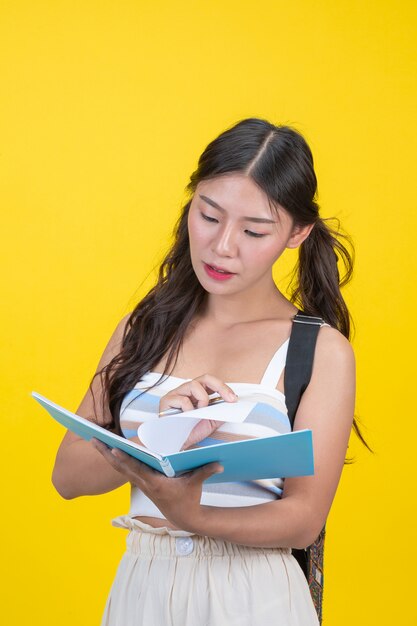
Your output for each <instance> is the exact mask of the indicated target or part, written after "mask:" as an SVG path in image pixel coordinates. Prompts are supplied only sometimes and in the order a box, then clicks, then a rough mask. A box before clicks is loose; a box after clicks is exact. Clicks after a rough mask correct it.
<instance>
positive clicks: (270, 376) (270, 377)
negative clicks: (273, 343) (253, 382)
mask: <svg viewBox="0 0 417 626" xmlns="http://www.w3.org/2000/svg"><path fill="white" fill-rule="evenodd" d="M289 341H290V340H289V338H288V339H287V340H286V341H284V343H283V344H281V345H280V347H279V348H278V350H277V351H276V352H275V354H274V356H273V357H272V359H271V360H270V362H269V364H268V367H267V368H266V370H265V373H264V375H263V377H262V380H261V385H266V386H267V387H272V389H276V386H277V384H278V381H279V379H280V378H281V374H282V372H283V369H284V367H285V361H286V359H287V351H288V344H289Z"/></svg>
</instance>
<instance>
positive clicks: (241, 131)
mask: <svg viewBox="0 0 417 626" xmlns="http://www.w3.org/2000/svg"><path fill="white" fill-rule="evenodd" d="M232 173H241V174H244V175H246V176H249V177H251V179H252V180H253V181H254V182H255V183H256V184H257V185H258V186H259V187H260V188H261V189H262V190H263V191H264V192H265V194H266V195H267V197H268V199H269V202H270V204H271V208H274V207H275V208H278V207H283V208H284V209H286V211H287V212H288V213H289V214H290V215H291V217H292V218H293V223H294V226H305V225H309V224H314V227H313V229H312V230H311V233H310V234H309V236H308V237H307V239H305V241H304V242H303V243H302V244H301V246H300V247H299V257H298V262H297V265H296V268H295V270H294V273H293V277H292V280H291V283H290V293H291V296H290V299H291V302H292V303H294V304H295V305H296V306H297V307H298V308H299V309H301V310H302V311H304V312H305V313H307V314H311V315H316V316H319V317H322V318H323V319H324V320H325V321H326V322H327V323H328V324H330V325H331V326H333V327H334V328H337V329H338V330H339V331H340V332H341V333H342V334H343V335H344V336H345V337H347V338H348V339H349V338H350V331H351V318H350V314H349V311H348V309H347V306H346V303H345V301H344V299H343V297H342V294H341V292H340V288H341V287H342V286H343V285H345V284H346V283H347V282H348V281H349V280H350V278H351V276H352V270H353V255H351V253H350V252H349V250H348V248H347V247H346V246H345V245H344V243H342V240H344V241H345V242H348V243H349V244H350V246H349V247H351V249H352V250H353V247H352V246H351V242H350V240H349V238H348V237H347V236H346V235H342V234H341V233H340V232H339V231H338V230H337V231H336V230H334V229H333V228H331V227H330V226H329V224H328V220H323V219H322V218H321V217H320V216H319V206H318V204H317V201H316V196H317V179H316V175H315V172H314V167H313V156H312V154H311V150H310V148H309V146H308V144H307V143H306V141H305V139H304V138H303V136H302V135H301V134H300V133H299V132H298V131H297V130H295V129H294V128H291V127H289V126H275V125H274V124H272V123H270V122H268V121H267V120H264V119H257V118H248V119H243V120H241V121H240V122H238V123H237V124H235V125H234V126H232V127H231V128H229V129H227V130H226V131H224V132H223V133H221V134H220V135H219V136H218V137H217V138H216V139H214V140H213V141H212V142H211V143H209V144H208V146H207V147H206V149H205V150H204V152H203V153H202V155H201V156H200V159H199V161H198V166H197V169H196V170H195V171H194V172H193V173H192V174H191V177H190V181H189V183H188V185H187V187H186V191H187V192H188V195H189V196H190V199H189V200H188V201H187V202H186V204H185V205H184V206H183V208H182V211H181V215H180V217H179V220H178V222H177V224H176V227H175V230H174V242H173V244H172V247H171V249H170V250H169V252H168V253H167V255H166V257H165V258H164V260H163V262H162V264H161V266H160V268H159V274H158V279H157V282H156V284H155V286H154V287H153V288H152V289H151V290H150V291H149V292H148V294H147V295H146V296H145V297H144V298H143V299H142V300H141V301H140V302H139V304H138V305H137V306H136V307H135V309H134V310H133V311H132V313H131V315H130V317H129V319H128V321H127V323H126V326H125V329H124V334H123V339H122V345H121V350H120V352H119V354H118V355H116V356H115V357H114V358H113V359H112V360H111V361H110V362H109V363H108V364H107V365H106V366H105V367H104V368H103V369H102V370H101V371H99V372H97V373H96V374H95V376H98V375H100V376H101V379H102V385H103V389H104V394H103V402H104V403H107V405H108V406H109V408H110V412H111V415H112V422H111V423H110V424H109V425H108V428H109V429H111V430H113V431H114V432H116V433H118V434H120V435H122V434H123V433H122V431H121V428H120V420H119V413H120V407H121V403H122V401H123V398H124V396H125V394H126V393H127V392H128V391H130V390H131V389H133V387H134V386H135V384H136V383H137V382H138V381H139V380H140V379H141V378H142V377H143V376H144V374H145V373H147V372H149V371H152V370H153V368H154V367H155V366H156V364H157V363H158V362H159V361H161V359H162V357H164V356H165V355H166V357H167V360H166V366H165V370H164V374H169V373H170V372H172V370H173V367H174V366H175V362H176V359H177V356H178V351H179V348H180V346H181V343H182V341H183V339H184V336H185V333H186V331H187V328H188V326H189V324H190V322H191V321H192V320H193V318H194V317H195V316H196V314H197V313H198V312H199V311H200V310H201V308H202V306H203V305H204V303H205V300H206V297H207V292H206V291H205V290H204V289H203V287H202V286H201V284H200V283H199V281H198V279H197V277H196V275H195V273H194V270H193V267H192V264H191V257H190V246H189V236H188V227H187V220H188V213H189V209H190V205H191V200H192V197H193V195H194V192H195V190H196V188H197V185H198V184H199V183H200V182H201V181H203V180H208V179H213V178H215V177H217V176H221V175H226V174H232ZM339 260H340V261H342V264H343V265H344V272H343V275H340V274H339V269H338V262H339ZM95 376H94V377H95ZM94 377H93V380H94ZM90 388H91V385H90ZM354 429H355V431H356V433H357V434H358V436H359V437H360V439H362V441H364V440H363V438H362V435H361V433H360V431H359V429H358V425H357V422H356V420H354ZM364 443H365V442H364ZM365 445H366V443H365Z"/></svg>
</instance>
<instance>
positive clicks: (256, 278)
mask: <svg viewBox="0 0 417 626" xmlns="http://www.w3.org/2000/svg"><path fill="white" fill-rule="evenodd" d="M187 189H188V191H189V192H190V200H189V201H188V202H187V203H186V205H185V206H184V208H183V211H182V214H181V217H180V219H179V222H178V225H177V229H176V233H175V241H174V243H173V246H172V248H171V250H170V251H169V253H168V255H167V257H166V258H165V260H164V262H163V264H162V266H161V268H160V273H159V279H158V282H157V284H156V286H155V287H154V288H153V289H151V291H150V292H149V293H148V295H147V296H146V297H145V298H144V299H143V300H142V301H141V302H140V303H139V304H138V306H137V307H136V308H135V309H134V311H133V312H132V313H131V314H130V315H128V316H127V317H126V318H124V319H123V320H122V321H121V322H120V324H119V325H118V327H117V328H116V330H115V332H114V334H113V336H112V337H111V339H110V341H109V344H108V346H107V347H106V349H105V351H104V353H103V356H102V358H101V360H100V363H99V366H98V370H97V373H96V375H95V377H94V378H93V381H92V383H91V385H90V388H89V390H88V391H87V393H86V395H85V397H84V399H83V401H82V403H81V405H80V407H79V409H78V411H77V412H78V414H79V415H82V416H84V417H86V418H89V419H98V420H99V422H100V423H101V424H103V425H105V426H106V427H108V428H111V429H113V430H114V431H115V432H118V433H119V434H124V435H125V436H127V437H131V438H134V437H135V435H136V428H137V425H138V424H139V423H141V422H142V421H144V420H145V419H151V418H152V419H158V411H163V410H165V409H169V408H177V409H181V410H188V409H192V408H195V407H203V406H206V405H207V404H208V401H209V396H210V394H212V393H217V394H219V395H220V396H221V397H222V398H223V399H224V400H225V401H226V402H235V401H236V398H237V396H239V395H242V394H244V393H245V392H248V390H249V392H254V391H255V392H262V394H263V396H264V397H265V396H267V397H268V398H269V401H270V403H271V405H272V406H273V407H274V408H275V409H276V411H277V412H278V413H279V414H280V416H281V419H280V420H275V423H274V425H273V426H272V429H273V430H275V431H278V432H286V431H288V430H289V429H290V426H289V422H288V418H287V409H286V406H285V389H284V367H285V358H286V351H287V348H288V338H289V336H290V334H291V329H292V325H293V318H294V316H295V314H296V313H297V312H298V308H297V307H296V306H295V305H294V304H293V302H297V303H298V304H299V308H300V309H302V310H303V311H304V312H305V313H306V314H310V315H315V316H319V317H321V318H323V319H324V321H325V324H323V326H322V327H321V328H320V330H319V334H318V338H317V344H316V349H315V356H314V364H313V371H312V376H311V380H310V383H309V385H308V387H307V389H306V391H305V392H304V394H303V396H302V399H301V402H300V404H299V407H298V410H297V413H296V417H295V422H294V429H295V430H297V429H304V428H308V429H311V430H312V431H313V443H314V456H315V473H314V476H308V477H299V478H287V479H286V480H285V482H284V484H283V492H282V495H281V496H280V495H279V494H280V490H279V489H278V488H277V482H274V481H252V482H250V483H243V484H242V483H223V484H222V483H219V484H214V485H213V484H203V483H204V481H205V480H206V479H207V478H208V477H209V476H211V475H212V474H214V473H215V472H219V471H221V470H222V468H221V467H220V466H219V464H216V463H215V464H210V465H207V466H204V467H202V468H200V469H198V470H196V471H193V472H191V473H189V474H187V475H185V476H183V477H180V478H166V477H165V476H163V475H161V474H159V473H157V472H155V471H154V470H152V469H150V468H148V467H146V466H145V465H143V464H141V463H140V462H139V461H136V460H134V459H132V458H131V457H129V456H127V455H125V454H124V453H122V452H121V451H118V450H110V449H109V448H107V447H106V446H105V445H103V444H101V443H100V442H98V441H95V440H93V441H92V442H86V441H84V440H82V439H80V438H79V437H77V436H76V435H74V434H72V433H70V432H67V433H66V435H65V437H64V439H63V441H62V443H61V446H60V448H59V451H58V454H57V459H56V464H55V468H54V472H53V482H54V485H55V487H56V489H57V490H58V491H59V493H60V494H61V495H62V496H63V497H65V498H74V497H77V496H80V495H86V494H100V493H104V492H107V491H110V490H112V489H116V488H117V487H119V486H120V485H122V484H124V483H126V482H127V481H129V482H130V483H131V485H132V503H131V509H130V512H129V514H128V515H125V516H122V517H120V518H117V519H116V520H114V524H115V525H118V526H122V527H124V528H127V529H129V531H130V532H129V534H128V539H127V544H128V549H127V552H126V554H125V555H124V556H123V559H122V562H121V564H120V566H119V569H118V572H117V575H116V578H115V581H114V584H113V586H112V590H111V593H110V596H109V598H108V601H107V605H106V608H105V614H104V616H103V621H102V624H103V626H104V625H106V626H110V625H112V626H113V625H114V626H115V625H122V624H123V626H130V625H131V626H134V625H135V626H136V625H139V624H152V625H153V626H167V625H173V626H196V625H203V624H207V625H213V626H223V625H226V624H230V625H235V624H236V625H238V624H239V625H249V624H250V625H251V626H257V625H260V626H261V625H262V626H266V625H272V624H277V625H280V626H286V625H288V626H289V625H292V626H295V625H299V626H308V625H314V624H318V619H317V615H316V612H315V609H314V606H313V603H312V600H311V596H310V593H309V588H308V585H307V582H306V579H305V577H304V575H303V573H302V571H301V568H300V567H299V565H298V564H297V562H296V560H295V559H294V557H293V556H292V554H291V548H304V547H306V546H309V545H310V544H312V543H313V541H314V540H315V539H316V537H317V536H318V535H319V533H320V531H321V529H322V528H323V526H324V524H325V521H326V517H327V514H328V512H329V509H330V506H331V503H332V500H333V498H334V495H335V491H336V488H337V484H338V482H339V478H340V474H341V471H342V467H343V463H344V459H345V454H346V449H347V444H348V438H349V434H350V430H351V427H352V422H353V413H354V399H355V363H354V355H353V351H352V347H351V345H350V343H349V340H348V338H349V313H348V311H347V308H346V305H345V303H344V301H343V298H342V296H341V293H340V278H339V272H338V267H337V259H338V257H337V256H336V253H335V251H337V252H338V253H339V257H341V258H342V259H343V260H344V261H345V264H346V266H347V274H346V276H350V273H351V270H352V264H351V259H350V257H349V253H348V252H347V250H346V249H345V248H344V246H343V245H342V244H341V243H340V241H338V240H337V238H336V236H335V233H334V232H333V231H331V230H330V229H329V228H328V227H327V225H326V224H325V222H324V221H323V220H322V219H321V218H320V216H319V213H318V205H317V203H316V201H315V196H316V189H317V182H316V176H315V173H314V169H313V159H312V155H311V151H310V149H309V147H308V145H307V144H306V142H305V140H304V139H303V137H302V136H301V135H300V134H299V133H298V132H297V131H295V130H294V129H292V128H290V127H286V126H275V125H273V124H271V123H269V122H267V121H265V120H262V119H245V120H242V121H241V122H239V123H237V124H236V125H235V126H233V127H232V128H230V129H228V130H226V131H225V132H223V133H222V134H221V135H220V136H219V137H217V138H216V139H215V140H214V141H212V142H211V143H210V144H209V145H208V146H207V148H206V149H205V150H204V152H203V154H202V155H201V157H200V159H199V163H198V167H197V170H196V171H195V172H194V173H193V174H192V176H191V179H190V182H189V184H188V187H187ZM286 248H299V264H298V286H297V288H296V290H295V292H294V296H293V298H292V299H291V301H290V300H288V299H287V298H286V297H285V296H284V295H283V294H282V293H281V292H280V291H279V290H278V288H277V287H276V285H275V283H274V280H273V277H272V267H273V265H274V263H275V262H276V261H277V260H278V259H279V258H280V256H281V254H282V253H283V252H284V250H285V249H286ZM233 381H236V382H233ZM145 389H146V390H149V393H150V395H149V394H146V395H143V394H142V393H141V392H142V391H143V390H145ZM132 390H133V391H132ZM132 394H133V395H132ZM145 398H146V400H145ZM149 398H151V405H152V406H149ZM145 405H146V406H145ZM263 419H266V417H265V416H263V415H259V416H258V417H257V420H258V423H260V424H261V425H262V424H264V425H265V424H266V422H265V421H264V422H262V420H263ZM216 429H217V431H220V430H221V429H222V425H221V423H219V422H213V421H207V420H202V421H201V422H200V423H199V424H198V426H197V427H196V428H195V429H194V430H193V431H192V433H191V435H190V437H189V439H188V440H187V442H186V444H185V447H188V446H190V445H193V444H194V443H196V442H199V441H201V440H202V439H204V438H205V437H208V436H209V435H210V434H212V433H214V431H216ZM213 436H214V435H213ZM281 486H282V484H281Z"/></svg>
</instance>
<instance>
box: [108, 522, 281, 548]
mask: <svg viewBox="0 0 417 626" xmlns="http://www.w3.org/2000/svg"><path fill="white" fill-rule="evenodd" d="M112 523H113V525H114V526H118V527H119V528H126V529H128V530H129V531H130V532H129V534H128V536H127V540H126V543H127V551H128V552H130V553H132V554H140V555H141V556H148V557H153V556H159V557H178V556H182V557H185V556H186V557H193V556H194V557H197V556H198V557H223V556H234V557H236V556H241V557H245V558H248V557H254V556H257V557H259V555H262V554H264V555H267V554H268V555H271V554H277V555H278V554H281V555H282V554H291V549H290V548H253V547H249V546H241V545H238V544H235V543H231V542H229V541H223V540H222V539H215V538H213V537H204V536H201V535H193V534H192V533H189V532H187V531H185V530H172V529H171V528H167V527H163V528H154V527H153V526H149V525H148V524H145V523H143V522H141V521H139V520H136V519H133V518H131V517H129V516H122V517H118V518H116V519H114V520H112Z"/></svg>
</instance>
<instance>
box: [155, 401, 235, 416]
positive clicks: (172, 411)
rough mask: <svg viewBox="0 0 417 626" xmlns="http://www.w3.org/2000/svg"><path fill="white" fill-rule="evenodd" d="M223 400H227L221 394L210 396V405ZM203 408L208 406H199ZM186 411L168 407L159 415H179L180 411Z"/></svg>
mask: <svg viewBox="0 0 417 626" xmlns="http://www.w3.org/2000/svg"><path fill="white" fill-rule="evenodd" d="M221 402H225V400H223V398H221V397H220V396H218V397H216V398H210V400H209V403H208V406H212V405H213V404H220V403H221ZM199 408H201V409H203V408H206V407H199ZM183 412H184V411H183V410H182V409H166V410H165V411H161V412H160V413H159V414H158V415H159V417H165V416H167V415H178V413H183Z"/></svg>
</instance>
